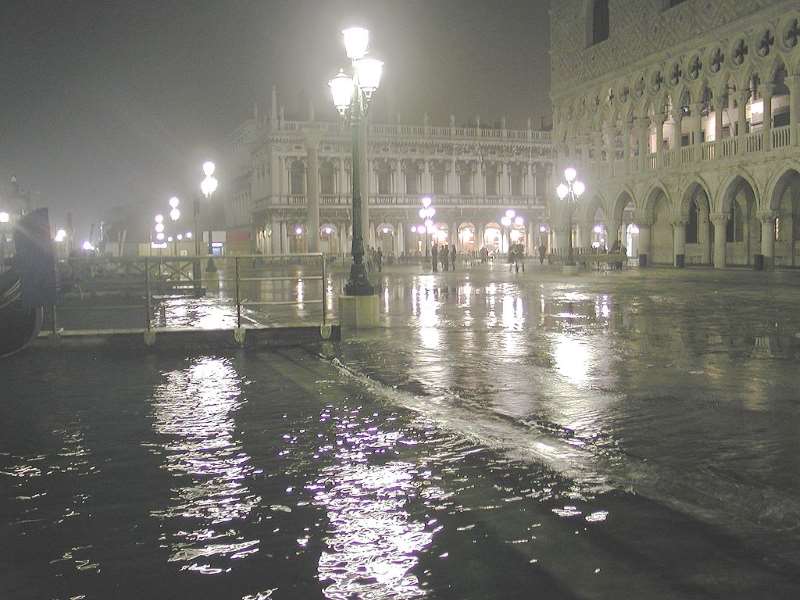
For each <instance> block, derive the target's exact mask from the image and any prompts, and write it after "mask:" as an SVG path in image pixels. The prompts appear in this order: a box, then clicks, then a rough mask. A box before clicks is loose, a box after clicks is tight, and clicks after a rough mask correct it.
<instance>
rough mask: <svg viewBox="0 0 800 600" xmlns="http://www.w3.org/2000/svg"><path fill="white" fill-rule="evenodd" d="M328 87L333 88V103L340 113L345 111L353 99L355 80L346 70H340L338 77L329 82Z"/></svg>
mask: <svg viewBox="0 0 800 600" xmlns="http://www.w3.org/2000/svg"><path fill="white" fill-rule="evenodd" d="M328 87H329V88H330V90H331V97H332V98H333V105H334V106H335V107H336V109H337V110H338V111H339V112H340V113H344V111H346V110H347V108H348V107H349V106H350V102H351V101H352V100H353V80H352V79H351V78H350V77H348V76H347V75H345V73H344V71H342V70H339V73H338V74H337V75H336V77H334V78H333V79H331V80H330V81H329V82H328Z"/></svg>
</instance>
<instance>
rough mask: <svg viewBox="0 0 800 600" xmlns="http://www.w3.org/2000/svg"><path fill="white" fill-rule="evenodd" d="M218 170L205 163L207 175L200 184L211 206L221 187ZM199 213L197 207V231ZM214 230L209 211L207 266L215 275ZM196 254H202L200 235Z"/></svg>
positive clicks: (207, 269)
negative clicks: (212, 198) (212, 199)
mask: <svg viewBox="0 0 800 600" xmlns="http://www.w3.org/2000/svg"><path fill="white" fill-rule="evenodd" d="M216 169H217V166H216V165H215V164H214V163H213V162H211V161H210V160H207V161H206V162H204V163H203V173H204V174H205V178H204V179H203V181H201V182H200V191H201V192H202V193H203V196H205V198H206V200H208V201H209V205H210V201H211V196H212V195H213V194H214V192H216V191H217V185H219V182H218V181H217V178H216V177H214V171H216ZM198 213H199V210H198V208H197V207H195V216H194V218H195V229H197V217H198ZM213 229H214V228H213V227H212V226H211V210H209V211H208V264H207V265H206V271H209V272H211V273H214V272H215V271H216V270H217V266H216V265H215V264H214V246H213V244H212V243H211V235H212V233H213ZM197 234H199V231H198V232H197ZM197 234H196V235H197ZM195 253H196V254H197V255H199V254H200V236H199V235H197V240H196V242H195Z"/></svg>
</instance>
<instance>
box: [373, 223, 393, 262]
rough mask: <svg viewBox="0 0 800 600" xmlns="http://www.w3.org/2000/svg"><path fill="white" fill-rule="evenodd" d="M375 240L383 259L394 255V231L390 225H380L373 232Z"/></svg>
mask: <svg viewBox="0 0 800 600" xmlns="http://www.w3.org/2000/svg"><path fill="white" fill-rule="evenodd" d="M375 239H376V241H377V243H378V247H379V248H380V249H381V252H382V253H383V256H384V258H388V257H389V256H392V255H393V254H394V246H395V231H394V227H393V226H392V224H391V223H381V224H380V225H378V228H377V230H376V232H375Z"/></svg>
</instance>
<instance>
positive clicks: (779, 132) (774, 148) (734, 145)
mask: <svg viewBox="0 0 800 600" xmlns="http://www.w3.org/2000/svg"><path fill="white" fill-rule="evenodd" d="M791 133H792V132H791V126H789V125H786V126H783V127H774V128H772V129H770V130H769V131H768V132H765V131H764V130H761V131H755V132H751V133H748V134H746V135H742V136H737V137H728V138H723V139H721V140H716V141H712V142H704V143H702V144H692V145H689V146H683V147H681V148H670V149H665V150H662V151H661V152H657V153H651V154H648V155H647V156H646V157H644V159H643V160H640V157H638V156H633V157H631V158H629V159H625V158H620V159H616V160H612V161H599V162H598V161H590V162H589V163H588V165H585V166H584V168H585V169H587V170H588V171H589V172H590V173H591V174H592V175H594V176H599V177H610V178H617V177H631V176H641V175H643V174H648V173H652V172H654V171H659V172H663V171H667V172H670V171H676V172H681V171H697V170H702V169H704V168H706V167H713V168H718V167H721V166H724V165H725V163H726V162H730V163H734V162H737V161H742V160H753V159H756V158H770V157H775V158H779V157H782V156H784V155H786V154H794V153H800V148H798V146H797V145H796V143H795V144H793V143H792V135H791ZM795 133H796V139H797V140H800V126H798V129H797V131H796V132H795Z"/></svg>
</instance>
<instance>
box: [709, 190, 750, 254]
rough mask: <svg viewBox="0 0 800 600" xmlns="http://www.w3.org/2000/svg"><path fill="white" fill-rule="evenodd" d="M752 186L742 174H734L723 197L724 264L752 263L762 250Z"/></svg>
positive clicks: (716, 233) (715, 233)
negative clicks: (724, 218) (725, 218)
mask: <svg viewBox="0 0 800 600" xmlns="http://www.w3.org/2000/svg"><path fill="white" fill-rule="evenodd" d="M757 207H758V202H757V201H756V194H755V190H754V189H753V186H752V185H750V183H749V182H748V181H747V180H746V179H744V178H743V177H736V178H735V179H734V180H733V181H732V182H731V184H730V185H729V186H728V189H727V191H726V192H725V195H724V196H723V203H722V212H723V214H724V215H725V216H726V217H727V222H726V225H725V231H723V232H716V231H715V232H714V235H715V236H716V235H719V234H720V233H722V234H724V235H725V264H728V265H751V264H753V262H754V260H755V258H754V256H755V255H756V254H760V253H761V223H760V222H759V220H758V214H757Z"/></svg>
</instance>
